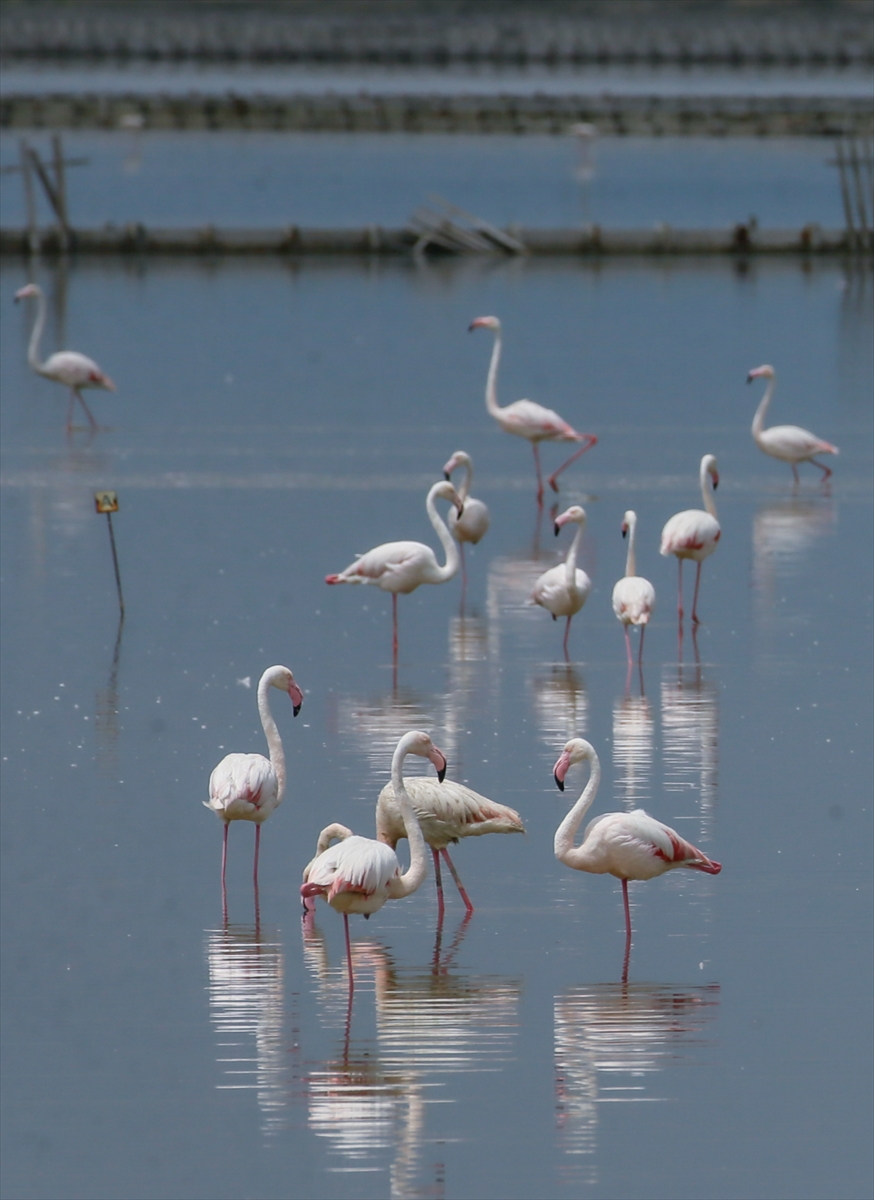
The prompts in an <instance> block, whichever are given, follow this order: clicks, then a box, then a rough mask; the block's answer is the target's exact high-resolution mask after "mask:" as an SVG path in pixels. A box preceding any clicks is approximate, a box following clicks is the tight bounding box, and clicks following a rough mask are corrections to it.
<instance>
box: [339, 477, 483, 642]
mask: <svg viewBox="0 0 874 1200" xmlns="http://www.w3.org/2000/svg"><path fill="white" fill-rule="evenodd" d="M440 498H442V499H444V500H450V501H451V502H452V503H453V504H454V505H455V508H456V509H457V512H458V515H459V516H461V514H462V512H463V511H464V505H463V504H462V501H461V497H460V496H459V494H458V492H456V490H455V488H454V487H453V486H452V484H451V483H448V482H446V481H444V482H441V483H435V484H434V486H433V487H432V488H431V490H430V491H429V492H428V496H427V498H426V500H425V508H426V510H427V513H428V519H429V520H430V522H431V524H432V525H433V526H434V530H435V532H436V534H437V537H438V538H439V539H440V544H441V545H442V546H443V549H444V550H445V552H446V563H445V565H444V566H442V567H441V566H440V564H439V563H438V562H437V556H436V555H435V553H434V551H433V550H432V549H431V547H430V546H426V545H425V544H424V543H423V542H383V543H382V545H380V546H375V547H374V548H373V549H372V550H368V551H367V553H366V554H362V555H361V556H360V558H356V560H355V562H353V563H350V564H349V566H348V567H347V568H346V569H345V571H341V572H340V573H339V575H326V576H325V583H374V584H376V586H377V587H378V588H381V589H382V591H384V592H391V603H392V609H391V612H392V654H393V657H394V658H395V659H397V656H398V596H399V595H403V596H406V595H409V593H410V592H414V591H415V590H416V588H417V587H419V585H420V584H422V583H446V582H447V580H449V579H452V578H453V576H454V575H455V574H456V573H457V572H458V562H459V559H458V546H457V545H456V543H455V541H454V540H453V538H452V535H451V534H450V532H449V530H448V529H447V528H446V523H445V522H444V520H443V518H442V517H441V516H440V514H439V513H438V511H437V506H436V503H435V502H436V501H437V500H438V499H440Z"/></svg>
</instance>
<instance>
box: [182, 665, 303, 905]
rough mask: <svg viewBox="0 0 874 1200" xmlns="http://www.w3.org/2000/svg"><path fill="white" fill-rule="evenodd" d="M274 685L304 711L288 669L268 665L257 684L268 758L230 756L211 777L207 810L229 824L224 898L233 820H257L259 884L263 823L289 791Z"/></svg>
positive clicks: (225, 841)
mask: <svg viewBox="0 0 874 1200" xmlns="http://www.w3.org/2000/svg"><path fill="white" fill-rule="evenodd" d="M271 687H275V688H279V690H280V691H282V692H288V695H289V696H290V697H291V703H292V705H293V712H294V715H295V716H297V714H298V713H299V712H300V706H301V705H302V704H303V692H302V691H301V690H300V688H299V687H298V686H297V684H296V683H295V681H294V676H293V675H292V673H291V671H290V670H289V669H288V667H283V666H276V667H268V668H267V670H266V671H265V672H264V674H263V675H262V676H261V680H260V682H259V684H258V713H259V715H260V717H261V727H262V729H263V730H264V736H265V737H266V738H267V745H268V747H269V749H270V758H269V760H268V759H266V758H265V757H264V755H263V754H226V755H225V757H224V758H223V759H222V760H221V762H220V763H219V764H218V766H217V767H216V768H215V770H214V771H213V773H212V774H211V775H210V777H209V799H208V800H204V802H203V803H204V804H205V806H206V807H207V808H211V809H212V811H213V812H214V813H218V815H219V816H220V817H221V819H222V820H223V821H224V823H225V829H224V838H223V841H222V896H224V895H225V867H226V865H227V860H228V828H229V827H230V823H231V821H254V822H255V865H254V868H253V871H252V875H253V879H254V881H255V887H256V888H257V886H258V853H259V850H260V847H261V826H262V824H263V823H264V821H266V820H267V818H268V817H269V816H270V814H271V813H272V812H273V810H274V808H278V807H279V805H280V803H281V802H282V795H283V792H284V791H285V754H284V752H283V749H282V739H281V738H280V736H279V730H278V729H277V727H276V722H275V721H274V720H273V714H272V713H271V711H270V700H269V698H268V693H269V689H270V688H271Z"/></svg>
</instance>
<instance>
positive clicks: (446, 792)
mask: <svg viewBox="0 0 874 1200" xmlns="http://www.w3.org/2000/svg"><path fill="white" fill-rule="evenodd" d="M404 786H405V787H406V789H407V794H408V795H409V797H410V803H411V804H412V806H413V810H414V812H415V814H416V816H417V817H418V819H419V825H420V826H421V829H422V835H423V837H424V838H425V841H426V842H427V843H428V845H429V846H432V847H433V848H434V849H436V850H440V849H442V848H444V847H445V846H448V845H449V843H450V842H457V841H458V840H459V839H460V838H465V837H479V836H480V835H482V834H486V833H524V832H525V826H524V825H523V823H522V818H521V817H520V816H519V814H518V813H517V812H516V811H515V810H514V809H512V808H508V807H507V806H506V805H505V804H498V803H497V802H496V801H494V800H489V798H488V797H487V796H481V795H480V794H479V793H478V792H475V791H473V789H472V788H469V787H465V786H464V784H463V783H456V782H455V781H454V780H451V779H447V780H445V781H444V782H443V783H435V782H434V781H433V780H432V779H429V778H426V777H424V776H421V777H420V776H414V777H413V778H411V779H405V780H404ZM376 812H377V816H376V821H377V827H378V828H379V830H380V832H381V833H382V832H384V833H385V834H386V835H387V836H388V837H389V838H390V840H392V841H393V842H397V841H398V840H399V839H400V838H402V837H406V836H407V835H406V829H405V827H404V823H403V819H402V817H401V812H400V807H399V805H398V803H397V799H396V797H395V794H394V788H393V787H392V785H391V784H390V783H389V784H386V786H385V787H384V788H383V789H382V791H381V792H380V794H379V799H378V800H377V806H376Z"/></svg>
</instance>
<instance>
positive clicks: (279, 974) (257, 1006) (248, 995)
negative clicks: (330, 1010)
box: [206, 925, 288, 1133]
mask: <svg viewBox="0 0 874 1200" xmlns="http://www.w3.org/2000/svg"><path fill="white" fill-rule="evenodd" d="M206 956H207V962H208V965H209V1008H210V1021H211V1023H212V1026H213V1028H214V1029H215V1032H216V1035H217V1040H218V1047H219V1053H218V1056H217V1060H216V1061H217V1062H218V1063H219V1066H220V1069H221V1072H222V1074H221V1080H220V1082H219V1083H217V1084H216V1087H217V1088H218V1089H219V1090H227V1089H232V1090H246V1089H252V1090H254V1091H255V1092H256V1094H257V1100H258V1106H259V1108H260V1109H261V1113H262V1116H263V1122H262V1128H263V1130H264V1132H265V1133H271V1132H274V1131H275V1130H277V1129H278V1128H279V1126H280V1119H281V1115H282V1110H283V1109H284V1108H285V1105H286V1103H287V1100H288V1078H287V1074H288V1063H287V1057H288V1056H287V1054H286V1038H285V1031H284V1028H283V1026H284V1020H285V1015H284V1009H283V968H284V955H283V950H282V944H281V942H280V940H279V931H278V930H275V929H268V928H266V927H265V926H263V925H262V926H260V928H259V927H258V926H253V925H227V926H225V927H224V928H223V929H208V930H206Z"/></svg>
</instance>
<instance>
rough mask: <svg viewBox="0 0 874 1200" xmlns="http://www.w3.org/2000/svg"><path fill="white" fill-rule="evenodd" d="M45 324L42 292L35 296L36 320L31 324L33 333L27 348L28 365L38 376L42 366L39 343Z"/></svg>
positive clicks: (44, 306)
mask: <svg viewBox="0 0 874 1200" xmlns="http://www.w3.org/2000/svg"><path fill="white" fill-rule="evenodd" d="M45 323H46V298H45V296H44V295H43V293H42V292H37V296H36V320H35V321H34V323H33V332H32V333H31V335H30V344H29V345H28V347H27V361H28V364H29V365H30V366H31V367H32V368H33V370H34V371H36V372H37V373H38V374H40V375H41V374H42V373H43V364H42V363H41V362H40V361H39V343H40V339H41V338H42V331H43V329H44V328H45Z"/></svg>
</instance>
